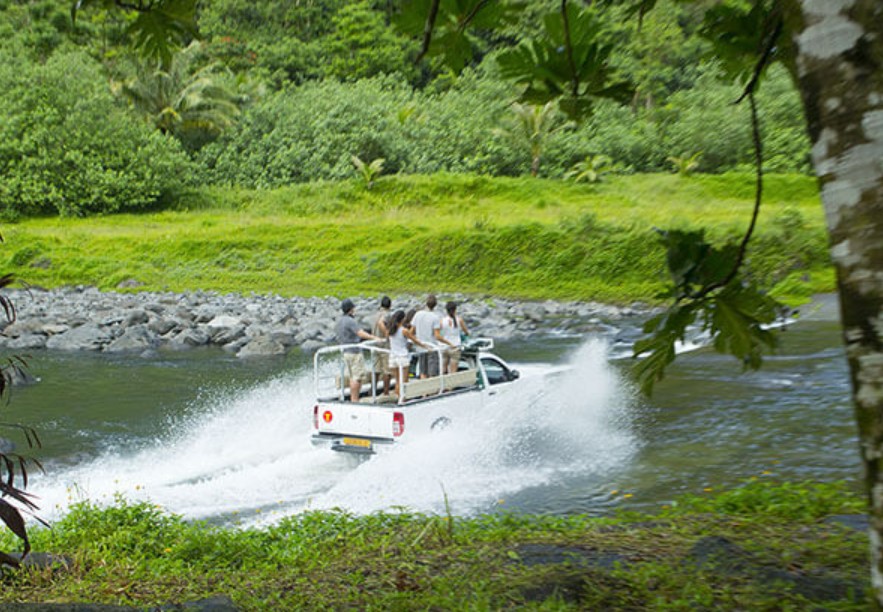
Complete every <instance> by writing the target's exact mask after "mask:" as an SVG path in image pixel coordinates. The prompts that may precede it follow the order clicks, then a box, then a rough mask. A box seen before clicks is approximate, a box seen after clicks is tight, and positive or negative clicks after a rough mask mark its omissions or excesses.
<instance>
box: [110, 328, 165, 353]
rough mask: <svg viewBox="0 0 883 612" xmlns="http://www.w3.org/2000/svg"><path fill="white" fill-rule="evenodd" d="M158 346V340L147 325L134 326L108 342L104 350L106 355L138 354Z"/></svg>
mask: <svg viewBox="0 0 883 612" xmlns="http://www.w3.org/2000/svg"><path fill="white" fill-rule="evenodd" d="M158 345H159V338H158V337H157V335H156V333H155V332H153V331H152V330H151V329H150V328H149V327H148V326H147V325H143V324H142V325H134V326H132V327H128V328H126V330H125V331H124V332H123V333H122V335H120V336H119V337H118V338H116V339H115V340H113V341H112V342H110V343H109V344H108V345H107V346H106V347H104V350H105V351H106V352H108V353H140V352H142V351H144V350H146V349H151V348H155V347H157V346H158Z"/></svg>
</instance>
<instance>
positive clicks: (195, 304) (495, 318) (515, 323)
mask: <svg viewBox="0 0 883 612" xmlns="http://www.w3.org/2000/svg"><path fill="white" fill-rule="evenodd" d="M8 297H10V299H12V301H13V303H14V304H15V306H16V311H17V313H18V319H17V320H16V321H15V322H13V323H10V324H9V325H8V326H7V327H6V329H5V330H4V331H3V333H0V345H6V346H12V347H18V349H19V350H20V349H22V348H24V349H28V350H30V349H32V348H42V347H44V346H45V347H46V348H49V349H61V350H93V351H94V350H109V351H116V350H121V349H120V347H122V346H129V345H128V344H127V343H129V342H131V343H132V344H131V345H132V348H133V350H136V351H138V352H142V351H143V350H146V349H147V348H149V347H153V346H154V345H156V348H158V349H162V348H169V349H173V350H175V349H182V348H190V347H197V346H206V345H209V344H212V345H215V346H222V347H224V349H225V350H227V351H230V352H234V353H239V352H241V350H242V349H244V348H245V347H246V346H247V345H249V344H251V343H252V342H253V341H254V340H255V339H256V338H258V337H266V338H269V339H270V340H271V341H272V342H268V341H266V340H261V341H260V342H258V343H256V344H255V345H254V346H252V347H250V348H249V349H248V350H247V351H245V353H244V355H248V354H250V353H251V352H252V351H255V352H258V353H264V352H267V351H269V352H270V353H273V354H275V353H276V352H277V351H279V348H278V345H281V346H282V347H284V348H285V349H288V348H290V347H300V348H301V350H306V351H308V352H309V351H313V350H315V349H316V348H318V346H321V345H324V344H328V343H334V342H335V332H334V326H335V322H336V321H337V319H338V318H339V317H340V300H341V298H342V297H343V296H333V297H310V298H283V297H280V296H277V295H265V296H261V295H250V296H241V295H236V294H230V295H222V294H218V293H215V292H205V291H192V292H186V293H172V292H156V293H152V292H136V293H131V294H119V293H113V292H100V291H98V290H96V289H95V288H94V287H85V286H78V287H66V288H61V289H53V290H43V289H34V288H32V289H31V290H29V291H19V290H11V291H9V292H8ZM350 297H352V299H353V300H355V302H356V308H357V313H358V315H359V319H358V320H359V321H360V324H361V325H362V326H363V327H365V328H369V327H370V323H371V321H370V319H371V317H372V315H373V313H374V312H375V311H376V309H377V305H378V301H379V298H377V297H364V296H363V297H353V296H350ZM448 300H453V301H455V302H457V303H458V305H459V309H458V311H459V314H460V315H461V316H462V317H463V318H464V319H465V320H466V323H467V325H468V326H469V330H470V334H471V335H472V336H473V337H480V336H487V337H492V338H495V339H497V340H505V339H511V338H529V337H532V336H535V335H544V334H549V333H556V332H561V331H568V332H572V333H587V334H595V333H597V334H602V335H603V334H608V333H614V332H613V331H611V330H613V329H614V327H611V323H615V322H617V321H618V320H619V319H621V318H622V317H623V316H624V315H623V314H622V313H623V312H628V313H629V316H632V315H633V314H635V312H634V309H631V308H630V309H621V308H617V307H612V306H608V305H603V304H596V303H592V302H554V301H549V300H547V301H544V302H530V303H522V302H517V301H514V300H505V299H500V298H492V297H488V296H465V295H457V294H454V295H447V296H441V295H440V296H439V301H440V303H442V304H444V303H445V302H446V301H448ZM424 302H425V296H424V295H419V296H414V295H410V296H409V295H398V296H394V297H393V304H394V309H396V310H398V309H403V310H405V311H407V310H409V309H410V308H415V307H416V308H421V307H423V304H424ZM437 312H439V313H441V309H440V308H439V309H437ZM590 320H591V322H589V321H590ZM144 325H146V326H147V328H146V329H147V331H149V332H150V333H152V334H154V335H155V342H154V341H152V340H150V336H149V334H148V333H147V332H146V331H145V330H144V329H140V328H139V331H138V332H134V333H133V335H131V336H130V335H127V334H124V331H125V330H126V329H130V328H134V327H138V326H144ZM616 327H620V326H618V325H617V326H616ZM124 336H125V337H124ZM47 337H48V340H47ZM139 344H140V345H142V346H140V348H136V347H137V346H138V345H139ZM126 350H129V349H128V348H127V349H126Z"/></svg>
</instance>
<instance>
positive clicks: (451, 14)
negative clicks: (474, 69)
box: [394, 0, 524, 72]
mask: <svg viewBox="0 0 883 612" xmlns="http://www.w3.org/2000/svg"><path fill="white" fill-rule="evenodd" d="M523 4H524V3H523V2H521V1H517V0H509V1H503V2H500V1H496V2H489V1H488V0H438V1H437V2H434V1H433V0H406V1H405V2H404V3H403V6H402V9H401V11H400V12H399V14H398V15H397V16H396V18H395V22H394V23H395V25H396V27H397V28H398V29H399V30H401V31H402V32H403V33H405V34H407V35H409V36H412V37H415V38H420V39H423V40H424V42H425V43H428V47H427V48H426V49H425V55H426V56H428V57H439V58H441V60H442V61H443V62H444V64H445V65H447V66H448V67H449V68H451V69H452V70H454V71H455V72H459V71H460V70H462V69H463V68H464V67H465V66H466V65H467V64H468V63H469V62H470V61H471V60H472V58H473V56H474V50H475V47H476V43H477V39H476V38H475V36H474V35H473V34H472V31H476V30H490V29H494V28H497V27H499V26H500V25H502V24H504V23H507V22H513V21H514V20H515V19H516V18H517V15H518V12H519V10H520V9H521V7H522V6H523ZM433 9H435V12H433Z"/></svg>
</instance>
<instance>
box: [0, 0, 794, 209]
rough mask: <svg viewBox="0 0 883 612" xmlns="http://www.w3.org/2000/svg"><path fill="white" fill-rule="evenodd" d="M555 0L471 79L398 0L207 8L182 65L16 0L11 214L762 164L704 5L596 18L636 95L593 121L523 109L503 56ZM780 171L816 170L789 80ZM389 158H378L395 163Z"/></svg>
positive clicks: (9, 32) (477, 65)
mask: <svg viewBox="0 0 883 612" xmlns="http://www.w3.org/2000/svg"><path fill="white" fill-rule="evenodd" d="M552 4H554V3H552V2H549V1H539V0H538V1H535V2H530V3H528V4H527V5H526V8H525V9H524V10H523V11H522V12H521V14H520V21H519V22H518V23H517V24H513V25H511V26H510V27H508V28H504V29H503V30H502V31H499V30H498V31H495V32H494V33H490V32H488V33H487V34H486V35H479V36H475V37H473V38H472V39H471V43H472V44H473V45H474V47H475V48H476V49H477V50H478V52H479V53H478V55H477V56H476V57H478V59H476V60H473V62H472V64H471V65H469V66H467V68H466V70H465V72H464V73H463V74H462V75H460V76H459V77H455V76H454V75H453V73H452V72H451V70H450V68H448V67H446V66H445V65H443V64H442V63H441V62H440V61H438V60H437V59H433V58H428V59H424V60H422V61H420V62H419V63H416V64H415V63H414V61H413V60H414V58H415V57H416V55H417V52H418V49H417V46H416V42H413V41H412V40H411V39H408V38H406V37H404V36H403V35H402V34H400V33H399V30H398V29H396V27H395V19H396V14H395V11H394V10H393V7H394V6H395V3H389V2H380V1H375V2H371V1H368V0H363V1H359V2H350V1H345V0H311V1H308V2H291V1H287V0H275V1H267V2H251V1H249V0H210V1H206V2H202V3H200V5H199V6H200V8H199V11H200V13H199V15H198V21H199V28H200V32H199V38H198V39H194V40H193V42H192V43H191V44H190V45H189V46H188V47H186V48H185V49H184V50H182V51H180V52H178V53H177V54H176V55H175V56H174V58H173V59H172V62H171V64H170V66H169V67H168V69H165V70H163V69H158V68H157V67H156V66H155V65H152V64H150V63H148V62H146V61H145V60H143V59H140V58H139V56H138V55H137V54H136V53H135V52H134V51H132V50H131V48H130V47H129V46H128V45H127V41H126V36H125V31H126V26H127V19H128V17H127V15H126V13H124V12H122V11H102V10H98V9H95V10H89V11H84V12H82V13H81V14H80V15H79V17H78V20H77V21H76V24H75V25H74V24H73V23H72V21H71V17H70V12H69V11H70V2H69V1H68V0H27V1H24V0H0V173H2V176H3V181H2V183H0V214H2V217H3V218H5V219H6V220H13V219H16V218H21V217H30V216H42V215H55V214H60V215H63V216H81V215H90V214H94V213H111V212H123V211H125V212H137V211H145V210H157V209H162V208H166V207H168V206H171V205H173V204H175V203H176V202H177V201H178V200H179V199H180V198H181V195H182V193H184V192H185V191H187V192H191V191H192V190H193V189H203V188H212V187H214V188H217V187H229V186H235V187H237V188H242V189H260V190H266V189H271V188H279V187H284V186H289V185H291V184H293V183H304V182H313V181H320V180H337V179H344V178H351V177H356V178H357V179H359V178H361V179H363V180H365V181H366V182H371V181H372V180H373V179H374V178H375V177H376V176H377V175H380V174H383V175H389V174H396V173H402V174H434V173H438V172H445V173H470V174H480V175H488V176H507V177H514V176H520V175H525V174H534V175H536V176H539V177H546V178H551V179H562V180H565V179H566V180H573V181H588V182H591V181H596V180H599V179H602V178H603V177H604V176H605V175H608V174H610V173H624V174H628V173H650V172H670V171H679V172H681V173H689V172H693V171H695V172H702V173H723V172H728V171H733V170H740V169H744V168H746V167H748V166H750V163H751V160H752V148H751V146H752V145H751V134H750V128H749V120H748V110H747V108H744V105H739V106H736V105H734V104H733V102H734V101H735V100H736V98H737V97H738V95H739V91H738V88H736V87H735V86H733V85H730V84H727V83H724V82H723V81H722V80H719V79H718V78H717V77H718V76H719V74H720V66H719V65H718V64H717V63H716V61H714V60H712V59H709V58H708V55H707V52H708V43H707V41H705V40H704V39H703V38H701V37H700V35H699V31H700V29H701V27H702V21H701V20H702V7H701V6H697V5H694V4H692V3H691V4H690V5H689V6H685V5H681V4H678V3H676V2H673V1H663V2H660V3H659V6H658V7H657V9H656V10H654V11H652V12H651V13H650V14H648V15H647V16H646V17H645V18H644V19H643V20H641V21H640V24H639V20H637V19H633V18H628V19H627V18H626V17H625V15H623V14H622V13H619V12H617V9H615V8H610V9H609V10H606V11H602V12H600V13H599V18H600V19H601V22H602V24H603V30H604V37H605V38H606V39H609V40H610V41H613V40H616V41H622V40H625V41H627V44H625V45H618V46H617V48H616V49H615V50H614V52H613V55H612V59H611V65H612V66H611V67H612V69H613V70H614V71H615V73H616V76H617V78H621V79H623V80H628V81H629V82H631V83H633V84H634V86H635V93H634V95H633V96H632V97H631V99H630V100H628V101H627V102H626V103H624V104H618V103H615V102H612V101H606V102H601V103H599V104H598V106H597V108H596V110H595V112H594V114H593V115H592V117H591V118H590V119H589V120H588V121H584V122H582V123H580V124H579V125H576V124H573V123H571V122H569V121H567V120H566V118H565V115H564V114H563V113H561V112H560V111H559V110H558V109H557V108H556V107H555V106H554V105H546V106H531V105H528V104H518V103H515V102H514V101H515V100H516V98H517V92H516V90H515V89H514V86H513V85H512V84H511V83H510V82H509V81H506V80H505V79H503V78H502V77H501V75H500V66H499V64H498V63H497V61H496V58H497V57H498V56H499V54H500V53H501V52H503V51H504V50H505V49H507V48H509V47H511V46H512V45H514V44H515V43H517V42H518V41H519V40H520V39H521V38H522V37H523V36H525V35H528V34H530V33H532V32H535V31H536V30H537V29H538V28H540V27H541V25H540V21H541V20H540V18H539V15H541V14H542V12H543V11H544V10H546V9H547V8H548V7H549V6H550V5H552ZM758 101H759V108H760V113H761V121H762V125H763V132H764V134H763V135H764V140H765V159H766V162H765V165H766V170H767V171H768V172H789V173H795V172H796V173H806V172H808V168H809V164H808V144H807V142H808V141H807V138H806V136H805V134H804V128H803V125H804V120H803V117H802V110H801V106H800V102H799V99H798V96H797V94H796V93H795V91H794V90H793V88H792V85H791V83H790V81H789V78H788V76H787V75H786V74H785V73H784V71H775V70H774V71H773V72H772V73H771V74H770V75H769V77H768V78H767V79H766V80H765V82H764V85H763V87H762V88H761V90H760V92H759V97H758ZM381 160H382V161H381Z"/></svg>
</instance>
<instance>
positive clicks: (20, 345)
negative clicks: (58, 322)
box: [6, 334, 46, 351]
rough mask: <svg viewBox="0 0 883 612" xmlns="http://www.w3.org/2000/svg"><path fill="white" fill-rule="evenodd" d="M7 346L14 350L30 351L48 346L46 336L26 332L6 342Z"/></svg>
mask: <svg viewBox="0 0 883 612" xmlns="http://www.w3.org/2000/svg"><path fill="white" fill-rule="evenodd" d="M6 347H7V348H10V349H12V350H13V351H30V350H33V349H42V348H46V336H43V335H41V334H25V335H23V336H19V337H17V338H13V339H12V340H9V341H8V342H6Z"/></svg>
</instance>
